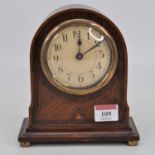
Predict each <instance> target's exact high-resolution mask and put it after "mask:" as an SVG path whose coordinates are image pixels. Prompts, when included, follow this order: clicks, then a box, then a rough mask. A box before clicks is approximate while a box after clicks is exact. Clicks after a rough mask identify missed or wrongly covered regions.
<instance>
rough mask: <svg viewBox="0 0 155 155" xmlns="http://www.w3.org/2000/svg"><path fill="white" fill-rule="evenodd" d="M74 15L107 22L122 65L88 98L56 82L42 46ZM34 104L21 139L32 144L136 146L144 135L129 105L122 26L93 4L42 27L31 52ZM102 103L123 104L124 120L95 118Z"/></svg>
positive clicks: (61, 13)
mask: <svg viewBox="0 0 155 155" xmlns="http://www.w3.org/2000/svg"><path fill="white" fill-rule="evenodd" d="M71 19H87V20H92V21H94V22H96V23H97V24H99V25H101V26H103V27H104V28H105V29H106V30H107V31H108V32H109V33H110V34H111V36H112V37H113V39H114V41H115V43H116V46H117V50H118V64H117V69H116V72H115V74H114V76H113V78H112V80H111V81H110V82H109V83H108V84H107V85H106V86H105V87H103V88H102V89H101V90H99V91H97V92H95V93H92V94H89V95H83V96H77V95H70V94H66V93H64V92H61V91H59V90H58V89H56V88H55V87H54V86H52V85H51V84H50V83H49V81H48V80H47V78H46V77H45V75H44V73H43V70H42V67H41V58H40V56H41V48H42V44H43V41H44V39H45V38H46V36H47V34H48V33H49V32H50V30H51V29H53V28H54V27H56V26H57V25H58V24H60V23H62V22H64V21H67V20H71ZM30 52H31V53H30V63H31V65H30V67H31V93H32V98H31V105H30V108H29V118H25V119H24V121H23V124H22V128H21V131H20V133H19V137H18V140H19V142H20V143H21V145H23V146H26V145H29V144H30V143H37V142H54V143H56V142H128V144H129V145H136V144H137V141H138V140H139V135H138V132H137V129H136V127H135V124H134V122H133V119H132V118H131V117H129V107H128V104H127V49H126V45H125V42H124V39H123V37H122V34H121V33H120V31H119V30H118V28H117V27H116V25H115V24H114V23H113V22H112V21H111V20H109V19H108V18H107V17H105V16H104V15H102V14H100V13H98V12H96V11H93V10H92V9H87V8H83V7H80V8H67V9H62V10H61V11H58V12H57V13H55V14H53V15H52V16H50V17H49V18H47V19H46V20H45V21H44V22H43V24H42V25H41V26H40V27H39V29H38V30H37V32H36V34H35V36H34V38H33V41H32V45H31V51H30ZM96 104H118V106H119V120H118V121H113V122H95V121H94V106H95V105H96Z"/></svg>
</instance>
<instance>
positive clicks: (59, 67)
mask: <svg viewBox="0 0 155 155" xmlns="http://www.w3.org/2000/svg"><path fill="white" fill-rule="evenodd" d="M58 73H61V74H62V73H63V68H62V66H58Z"/></svg>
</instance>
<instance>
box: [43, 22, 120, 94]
mask: <svg viewBox="0 0 155 155" xmlns="http://www.w3.org/2000/svg"><path fill="white" fill-rule="evenodd" d="M72 25H87V26H88V25H91V26H92V27H94V28H95V29H97V30H98V31H101V32H102V33H103V34H104V35H105V36H104V37H106V39H107V41H108V42H109V45H110V46H111V52H112V60H111V65H110V67H109V70H108V71H107V74H106V75H105V76H104V77H103V79H102V80H101V81H100V82H99V83H97V84H96V85H95V86H93V87H90V88H86V89H81V90H80V89H73V88H69V87H67V86H63V85H61V84H60V83H58V81H57V80H55V79H54V76H52V73H51V72H50V70H49V68H48V64H47V57H46V54H47V49H48V46H49V42H50V40H52V38H53V37H54V36H55V34H56V33H57V32H59V31H61V30H62V29H64V28H65V27H67V26H72ZM40 59H41V66H42V70H43V72H44V74H45V76H46V78H47V79H48V81H49V82H50V83H51V84H52V85H53V86H55V87H56V88H57V89H59V90H60V91H62V92H65V93H68V94H74V95H87V94H91V93H94V92H96V91H98V90H99V89H101V88H103V87H104V86H105V85H106V84H107V83H108V82H109V81H110V80H111V79H112V77H113V75H114V73H115V71H116V67H117V62H118V54H117V47H116V44H115V41H114V39H113V38H112V36H111V35H110V33H109V32H108V31H107V30H106V29H105V28H104V27H102V26H101V25H99V24H97V23H96V22H94V21H90V20H86V19H72V20H68V21H65V22H63V23H61V24H59V25H58V26H56V27H55V28H54V29H52V30H51V31H50V32H49V33H48V35H47V36H46V38H45V40H44V42H43V45H42V48H41V57H40Z"/></svg>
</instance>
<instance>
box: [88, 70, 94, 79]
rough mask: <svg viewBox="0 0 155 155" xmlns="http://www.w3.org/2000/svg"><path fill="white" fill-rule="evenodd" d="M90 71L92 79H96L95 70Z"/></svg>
mask: <svg viewBox="0 0 155 155" xmlns="http://www.w3.org/2000/svg"><path fill="white" fill-rule="evenodd" d="M89 73H90V77H91V78H92V79H94V78H95V74H94V72H93V71H89Z"/></svg>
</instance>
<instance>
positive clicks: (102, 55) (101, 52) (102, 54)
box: [99, 50, 104, 58]
mask: <svg viewBox="0 0 155 155" xmlns="http://www.w3.org/2000/svg"><path fill="white" fill-rule="evenodd" d="M99 53H100V56H99V57H100V58H104V53H103V51H102V50H99Z"/></svg>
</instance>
